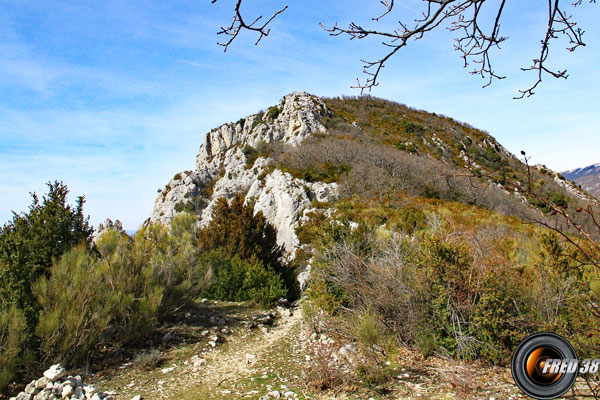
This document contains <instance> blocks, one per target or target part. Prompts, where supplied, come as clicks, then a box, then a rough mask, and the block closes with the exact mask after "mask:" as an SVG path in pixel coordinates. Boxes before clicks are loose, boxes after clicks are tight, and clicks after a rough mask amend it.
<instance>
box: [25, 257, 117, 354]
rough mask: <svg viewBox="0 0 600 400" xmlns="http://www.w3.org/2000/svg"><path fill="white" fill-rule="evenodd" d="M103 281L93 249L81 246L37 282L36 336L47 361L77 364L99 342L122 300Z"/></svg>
mask: <svg viewBox="0 0 600 400" xmlns="http://www.w3.org/2000/svg"><path fill="white" fill-rule="evenodd" d="M103 283H104V282H103V279H102V277H101V272H100V270H99V269H98V268H96V263H95V260H94V258H93V257H92V256H91V255H90V253H89V251H88V250H87V249H85V248H78V249H74V250H71V251H69V252H67V253H65V254H64V255H63V256H62V257H61V258H60V260H59V261H58V262H57V263H55V264H54V265H53V266H52V268H51V270H50V277H49V278H41V279H40V280H39V281H37V282H36V283H35V284H34V285H33V292H34V294H35V295H36V298H37V300H38V302H39V304H40V308H41V313H40V319H39V322H38V325H37V328H36V335H37V337H38V339H39V341H40V350H41V352H42V359H43V360H44V361H45V363H46V364H52V363H62V364H64V365H65V366H74V365H76V363H78V362H80V361H83V360H84V359H85V358H86V357H87V356H88V354H89V352H90V351H91V350H92V348H93V347H94V346H95V345H96V344H97V343H98V342H99V340H100V338H101V336H102V333H103V332H104V331H105V329H106V328H107V326H108V324H109V322H110V320H111V317H112V315H111V314H112V312H113V309H114V307H115V305H116V304H117V303H118V302H119V300H120V299H119V298H116V297H114V296H113V295H112V293H111V291H110V288H109V287H106V286H105V285H103Z"/></svg>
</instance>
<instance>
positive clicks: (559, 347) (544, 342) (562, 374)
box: [511, 333, 600, 400]
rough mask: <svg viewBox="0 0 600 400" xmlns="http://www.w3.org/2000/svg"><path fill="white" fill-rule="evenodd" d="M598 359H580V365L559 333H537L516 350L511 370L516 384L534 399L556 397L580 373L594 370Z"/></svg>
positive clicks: (561, 393) (598, 361)
mask: <svg viewBox="0 0 600 400" xmlns="http://www.w3.org/2000/svg"><path fill="white" fill-rule="evenodd" d="M599 364H600V360H583V362H582V363H581V366H580V365H579V361H578V359H577V355H576V354H575V350H574V349H573V346H571V344H570V343H569V342H568V341H567V339H565V338H563V337H562V336H560V335H557V334H554V333H536V334H535V335H531V336H529V337H528V338H526V339H525V340H523V341H522V342H521V344H519V346H518V347H517V349H516V350H515V352H514V354H513V357H512V363H511V371H512V376H513V379H514V380H515V383H516V384H517V386H518V387H519V389H521V390H522V391H523V392H524V393H525V394H527V395H529V396H531V397H533V398H534V399H539V400H545V399H555V398H557V397H560V396H562V395H563V394H565V393H566V392H567V391H568V390H569V389H571V387H572V386H573V384H574V383H575V380H576V379H577V375H578V374H579V373H582V374H584V373H595V372H597V371H598V366H599Z"/></svg>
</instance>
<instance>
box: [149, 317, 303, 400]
mask: <svg viewBox="0 0 600 400" xmlns="http://www.w3.org/2000/svg"><path fill="white" fill-rule="evenodd" d="M301 319H302V315H301V310H300V309H299V308H296V309H295V310H293V313H292V315H291V316H288V317H283V318H278V319H277V320H276V325H275V326H273V327H272V328H271V329H269V330H268V331H267V332H266V333H265V332H263V331H262V330H261V329H256V330H254V331H250V330H247V331H245V332H243V333H242V332H240V333H238V334H235V335H232V336H229V337H227V341H226V342H225V343H221V344H219V345H218V346H217V347H216V348H215V349H211V350H209V351H207V352H203V353H200V354H197V355H192V356H191V357H190V358H189V359H188V360H185V361H183V363H180V365H175V366H173V367H174V369H173V370H172V371H169V372H166V373H164V374H163V375H164V378H166V379H158V378H157V380H156V386H155V388H154V390H152V392H151V393H148V394H147V395H146V396H145V397H144V398H147V399H151V398H156V399H186V400H188V399H189V400H194V399H197V400H200V399H202V400H205V399H206V400H209V399H226V398H231V399H240V398H254V399H255V398H258V397H260V396H263V395H265V394H267V393H268V392H270V391H274V390H277V391H281V393H282V394H283V393H284V392H289V394H290V395H291V393H292V388H291V386H293V384H291V381H293V380H295V379H296V378H299V376H298V374H299V371H300V365H299V362H298V361H299V359H298V358H297V357H300V352H299V350H300V347H299V346H300V331H301V329H300V322H301ZM294 355H295V356H297V357H296V358H295V356H294ZM201 360H205V361H201ZM294 364H295V365H294ZM163 370H165V369H163ZM294 373H296V375H294ZM282 385H283V386H282ZM296 386H297V382H296ZM293 392H294V393H295V394H296V395H297V396H296V397H292V398H303V396H302V395H301V391H300V390H299V389H298V388H296V390H294V391H293Z"/></svg>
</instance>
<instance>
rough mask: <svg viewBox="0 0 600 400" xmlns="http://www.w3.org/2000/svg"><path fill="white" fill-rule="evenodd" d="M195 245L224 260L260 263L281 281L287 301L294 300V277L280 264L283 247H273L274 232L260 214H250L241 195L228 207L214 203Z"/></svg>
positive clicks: (286, 267)
mask: <svg viewBox="0 0 600 400" xmlns="http://www.w3.org/2000/svg"><path fill="white" fill-rule="evenodd" d="M198 245H199V247H200V249H201V250H202V251H203V252H204V253H210V252H211V251H213V250H217V249H222V251H223V254H224V255H226V256H235V255H237V256H238V257H239V258H240V259H242V260H244V261H250V262H254V261H255V260H258V261H260V262H261V263H262V266H263V268H265V269H267V270H272V271H273V272H274V273H275V274H276V275H278V276H280V277H281V278H282V279H283V282H284V285H285V287H286V289H287V297H288V298H290V299H292V298H296V297H297V295H298V285H297V282H296V278H295V274H294V271H293V268H291V267H290V266H288V265H287V264H285V263H284V262H282V259H283V247H282V246H280V245H278V244H277V230H276V229H275V227H273V225H271V224H270V223H269V222H268V221H267V220H266V218H265V217H264V215H263V214H262V212H261V211H259V212H257V213H256V214H255V213H254V206H253V204H251V203H248V204H244V197H243V196H242V195H241V194H239V193H238V194H236V196H235V197H234V198H233V200H232V201H231V204H230V203H228V202H227V200H226V199H224V198H221V199H219V200H218V201H217V204H216V205H215V208H214V209H213V213H212V220H211V222H210V223H209V224H208V226H206V227H205V228H204V229H202V230H200V231H199V233H198ZM265 284H266V282H265Z"/></svg>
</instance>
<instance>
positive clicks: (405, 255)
mask: <svg viewBox="0 0 600 400" xmlns="http://www.w3.org/2000/svg"><path fill="white" fill-rule="evenodd" d="M447 205H448V206H451V203H447ZM460 209H462V214H460V213H453V214H448V213H447V211H448V210H447V209H446V208H445V206H440V205H438V206H437V207H436V208H435V211H433V209H430V210H427V211H426V212H425V219H426V223H425V224H424V225H418V224H417V228H416V229H415V230H412V231H407V230H404V229H396V227H397V223H394V218H393V216H394V213H393V212H391V211H390V213H389V215H387V218H384V219H383V220H382V219H379V220H376V222H375V223H373V224H370V223H367V222H364V221H363V222H361V223H360V224H359V226H358V227H352V226H351V225H349V224H348V225H344V224H342V225H339V224H329V223H328V222H324V223H323V224H321V225H320V229H321V235H320V237H321V238H322V240H321V242H320V244H319V245H318V246H317V250H318V252H317V257H316V259H315V260H314V263H313V275H312V281H311V283H310V286H309V289H308V293H309V298H310V299H311V300H312V301H313V302H314V303H315V304H317V305H319V306H320V307H321V308H322V309H324V310H326V311H328V312H329V313H330V314H332V315H336V316H338V317H339V318H353V317H352V315H354V314H356V313H361V312H362V313H364V312H365V311H368V312H369V315H370V316H375V317H376V318H377V320H378V321H379V322H378V323H380V324H381V326H383V327H385V328H384V330H385V331H387V332H388V333H390V334H393V335H395V337H396V338H397V340H398V341H399V342H402V343H409V344H412V345H413V346H415V347H417V348H419V349H420V350H421V351H422V353H423V354H424V355H430V354H432V353H434V352H438V353H442V354H446V355H450V356H454V357H456V358H460V359H467V360H475V359H478V360H485V361H487V362H489V363H493V364H500V365H506V364H507V363H508V362H509V360H510V356H511V354H512V351H513V350H514V348H515V347H516V345H517V344H518V343H519V342H520V341H521V340H522V339H523V338H524V337H526V336H527V335H528V334H531V333H534V332H538V331H544V330H551V331H554V332H557V333H561V334H564V335H567V336H568V337H571V338H573V339H575V338H577V340H578V345H577V346H579V347H578V351H580V352H582V354H583V353H585V352H586V350H585V349H586V347H587V348H588V350H587V352H589V346H590V345H591V344H593V342H594V340H596V339H594V338H593V337H591V338H585V337H582V336H583V335H582V334H581V333H580V332H585V329H582V327H584V326H593V324H594V317H593V315H591V313H589V312H588V313H587V314H586V313H585V310H586V308H587V307H586V304H587V303H586V302H587V300H588V299H589V297H590V296H591V295H593V293H592V291H591V290H590V286H589V282H590V281H589V278H585V276H584V275H585V274H582V273H581V272H578V270H577V268H575V261H574V260H573V258H572V257H571V255H570V254H569V249H568V248H567V247H565V246H564V245H562V244H560V243H559V242H558V240H557V238H556V237H554V236H552V235H548V234H543V233H542V232H541V231H539V230H537V229H530V228H524V227H523V226H522V225H521V226H519V225H517V224H516V223H515V222H514V221H511V220H510V219H506V218H503V217H500V216H498V215H494V214H493V213H489V212H485V211H483V210H480V209H476V208H474V207H473V208H471V209H469V208H468V207H467V206H460V207H459V210H460ZM360 215H363V216H364V215H365V214H364V213H362V214H360V213H359V214H358V215H357V214H356V213H355V214H354V216H355V217H357V216H360ZM477 216H478V217H479V220H478V219H476V217H477ZM464 217H468V218H465V219H461V218H464ZM338 218H342V219H343V215H342V214H341V213H340V212H338ZM313 229H315V228H314V227H313ZM348 313H349V314H348Z"/></svg>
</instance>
